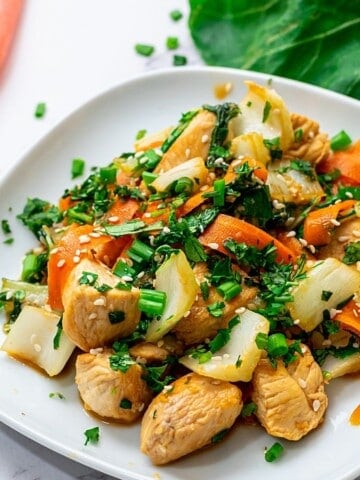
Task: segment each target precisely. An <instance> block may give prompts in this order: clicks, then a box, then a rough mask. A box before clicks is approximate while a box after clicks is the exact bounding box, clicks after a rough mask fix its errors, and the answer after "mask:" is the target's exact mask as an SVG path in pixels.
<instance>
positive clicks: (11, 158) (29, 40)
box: [0, 0, 202, 480]
mask: <svg viewBox="0 0 360 480" xmlns="http://www.w3.org/2000/svg"><path fill="white" fill-rule="evenodd" d="M24 3H25V7H24V11H23V15H22V18H21V22H20V24H19V29H18V31H17V35H16V38H15V42H14V44H13V48H12V51H11V55H10V57H9V59H8V62H7V64H6V66H5V68H4V70H3V71H2V72H1V74H0V175H3V173H4V172H5V171H6V170H7V169H8V168H9V167H10V166H11V165H13V164H14V162H16V161H17V160H18V159H19V158H20V157H21V156H22V155H23V154H24V153H25V152H26V151H27V150H28V149H29V148H30V147H31V146H32V145H34V144H35V143H36V142H37V141H38V140H39V139H40V138H41V137H42V136H44V135H45V134H46V133H47V132H48V131H49V130H50V129H51V128H52V127H53V126H54V125H56V124H57V123H58V122H59V121H60V120H61V119H63V118H64V117H66V116H67V115H68V114H69V113H70V112H71V111H73V110H74V109H75V108H77V107H78V106H79V105H81V104H82V103H84V102H85V101H86V100H88V99H90V98H91V97H93V96H94V95H96V94H98V93H99V92H101V91H104V90H106V89H108V88H110V87H111V86H113V85H116V84H118V83H120V82H122V81H124V80H126V79H128V78H130V77H133V76H135V75H139V74H141V73H143V72H145V71H148V70H153V69H158V68H166V67H171V65H172V56H173V52H170V51H167V49H166V46H165V41H166V38H167V36H177V37H178V38H179V40H180V48H179V49H178V50H177V52H176V53H178V54H183V55H186V56H187V58H188V64H189V65H197V64H202V62H201V60H200V58H199V56H198V55H197V53H196V51H195V49H194V47H193V46H192V42H191V39H190V36H189V33H188V29H187V23H186V22H187V20H186V18H187V13H188V6H187V1H186V0H106V2H104V0H76V1H74V0H51V1H48V0H27V1H26V0H24ZM173 9H179V10H181V11H182V12H183V13H184V17H183V19H182V20H180V21H179V22H174V21H172V20H171V19H170V17H169V12H170V11H171V10H173ZM0 21H1V18H0ZM136 43H150V44H153V45H154V46H155V47H156V51H155V54H154V55H153V56H152V57H149V58H147V57H142V56H139V55H137V54H136V53H135V51H134V45H135V44H136ZM174 68H176V67H174ZM177 68H178V67H177ZM38 102H45V103H46V105H47V112H46V115H45V116H44V118H42V119H36V118H34V109H35V105H36V104H37V103H38ZM0 262H1V260H0ZM0 445H1V448H0V478H1V479H2V480H8V479H16V480H34V479H41V480H42V479H44V480H45V479H46V480H47V479H56V480H70V479H82V480H100V479H101V480H111V477H109V476H107V475H105V474H103V473H100V472H96V471H94V470H92V469H90V468H88V467H85V466H83V465H80V464H77V463H75V462H73V461H71V460H69V459H67V458H64V457H62V456H60V455H58V454H56V453H54V452H52V451H50V450H48V449H47V448H45V447H42V446H40V445H38V444H36V443H35V442H33V441H31V440H29V439H27V438H25V437H23V436H22V435H20V434H18V433H17V432H15V431H13V430H11V429H10V428H8V427H7V426H5V425H2V424H0Z"/></svg>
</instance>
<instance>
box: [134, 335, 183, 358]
mask: <svg viewBox="0 0 360 480" xmlns="http://www.w3.org/2000/svg"><path fill="white" fill-rule="evenodd" d="M129 351H130V355H131V356H132V357H134V358H140V359H142V360H145V362H146V363H153V362H163V361H164V360H166V359H167V358H168V357H169V356H172V355H177V356H180V355H182V354H183V351H184V349H183V344H182V343H181V342H180V341H179V340H176V339H175V338H172V337H171V336H170V335H166V336H165V337H164V338H162V339H161V340H159V341H158V342H157V344H154V343H151V342H140V343H137V344H136V345H134V346H132V347H130V349H129Z"/></svg>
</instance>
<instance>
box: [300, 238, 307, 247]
mask: <svg viewBox="0 0 360 480" xmlns="http://www.w3.org/2000/svg"><path fill="white" fill-rule="evenodd" d="M299 242H300V243H301V245H302V246H303V247H307V244H308V242H307V241H306V240H305V238H299Z"/></svg>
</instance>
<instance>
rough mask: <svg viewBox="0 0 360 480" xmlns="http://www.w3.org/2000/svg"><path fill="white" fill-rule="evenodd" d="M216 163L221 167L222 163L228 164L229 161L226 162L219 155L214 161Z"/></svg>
mask: <svg viewBox="0 0 360 480" xmlns="http://www.w3.org/2000/svg"><path fill="white" fill-rule="evenodd" d="M214 165H216V166H217V167H220V166H221V165H227V163H226V162H224V159H223V158H222V157H219V158H217V159H216V160H215V161H214Z"/></svg>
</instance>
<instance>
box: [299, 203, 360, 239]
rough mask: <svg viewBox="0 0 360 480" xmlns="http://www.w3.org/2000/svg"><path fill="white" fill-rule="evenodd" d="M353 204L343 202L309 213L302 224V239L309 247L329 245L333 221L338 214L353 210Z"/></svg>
mask: <svg viewBox="0 0 360 480" xmlns="http://www.w3.org/2000/svg"><path fill="white" fill-rule="evenodd" d="M355 203H356V202H355V200H344V201H343V202H340V203H336V204H335V205H330V206H329V207H325V208H319V209H318V210H313V211H312V212H310V213H309V214H308V215H307V217H306V218H305V222H304V239H305V240H306V241H307V242H308V243H309V244H310V245H315V246H319V245H327V244H328V243H330V241H331V230H332V229H333V228H334V221H336V219H337V218H338V216H339V214H340V213H342V212H346V210H350V209H351V208H353V207H354V205H355Z"/></svg>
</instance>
